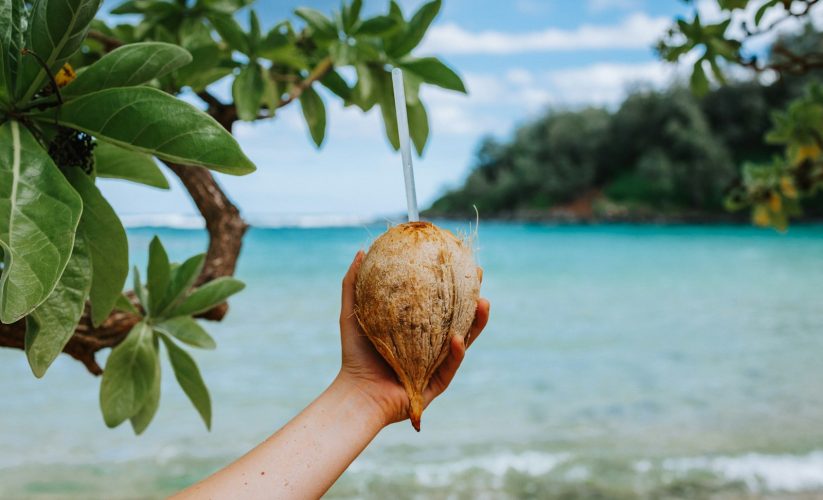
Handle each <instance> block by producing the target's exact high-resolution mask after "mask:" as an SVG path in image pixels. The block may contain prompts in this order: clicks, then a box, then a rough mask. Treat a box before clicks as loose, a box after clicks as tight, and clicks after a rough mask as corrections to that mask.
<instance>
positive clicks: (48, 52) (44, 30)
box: [17, 0, 101, 102]
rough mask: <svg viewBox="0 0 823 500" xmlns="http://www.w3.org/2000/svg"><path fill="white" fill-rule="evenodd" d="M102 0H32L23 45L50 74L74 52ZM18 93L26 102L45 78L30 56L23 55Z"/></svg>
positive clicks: (83, 37) (42, 71) (41, 69)
mask: <svg viewBox="0 0 823 500" xmlns="http://www.w3.org/2000/svg"><path fill="white" fill-rule="evenodd" d="M100 1H101V0H35V2H34V5H33V6H32V9H31V16H30V18H29V25H28V30H27V32H26V48H28V49H29V50H31V51H32V52H34V53H36V54H37V55H38V56H39V57H40V59H42V60H43V62H44V63H45V65H46V66H47V67H48V68H49V70H51V72H52V74H54V73H57V71H58V70H59V69H60V68H61V67H62V66H63V63H64V62H65V61H66V60H67V59H68V58H69V57H71V55H72V54H74V52H75V51H77V49H79V48H80V45H81V44H82V43H83V40H84V39H85V38H86V32H87V31H88V26H89V23H90V22H91V20H92V19H94V15H95V14H96V13H97V9H98V8H99V7H100ZM20 73H21V74H20V75H18V76H19V77H20V80H19V82H18V88H17V97H18V98H19V100H20V101H21V102H27V101H28V100H29V99H31V98H32V96H34V94H35V93H36V92H37V91H38V90H40V88H41V87H43V85H44V83H45V82H46V81H47V80H46V78H47V75H46V72H45V71H44V70H43V68H41V67H40V65H39V64H38V63H37V60H36V59H35V58H34V57H33V56H26V57H25V58H24V59H23V67H22V71H21V72H20Z"/></svg>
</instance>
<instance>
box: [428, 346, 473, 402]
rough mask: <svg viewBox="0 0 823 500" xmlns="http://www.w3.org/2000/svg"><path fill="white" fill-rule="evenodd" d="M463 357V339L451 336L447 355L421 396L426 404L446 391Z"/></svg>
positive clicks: (464, 350)
mask: <svg viewBox="0 0 823 500" xmlns="http://www.w3.org/2000/svg"><path fill="white" fill-rule="evenodd" d="M465 357H466V346H465V344H464V343H463V339H462V338H460V336H459V335H454V336H452V338H451V340H450V341H449V355H448V356H447V357H446V359H445V360H443V363H442V364H441V365H440V367H438V368H437V372H436V373H435V374H434V376H433V377H432V379H431V381H430V382H429V386H428V387H427V388H426V391H425V393H424V395H423V396H424V399H425V401H426V403H427V404H428V402H430V401H431V400H432V399H434V398H436V397H437V396H439V395H440V394H441V393H442V392H443V391H445V390H446V388H447V387H448V386H449V384H450V383H451V381H452V379H454V375H455V373H457V369H458V368H460V363H462V362H463V358H465Z"/></svg>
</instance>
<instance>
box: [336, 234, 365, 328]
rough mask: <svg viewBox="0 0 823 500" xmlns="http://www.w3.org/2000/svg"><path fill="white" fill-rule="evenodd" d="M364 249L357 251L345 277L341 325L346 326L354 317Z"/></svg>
mask: <svg viewBox="0 0 823 500" xmlns="http://www.w3.org/2000/svg"><path fill="white" fill-rule="evenodd" d="M363 255H364V254H363V251H362V250H360V251H359V252H357V255H355V256H354V260H353V261H352V263H351V265H350V266H349V270H348V271H346V275H345V276H344V277H343V292H342V298H341V301H340V326H341V328H342V327H345V326H347V325H348V324H349V323H350V322H356V320H355V319H354V285H355V283H356V282H357V273H358V271H360V264H361V263H362V262H363Z"/></svg>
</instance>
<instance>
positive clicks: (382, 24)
mask: <svg viewBox="0 0 823 500" xmlns="http://www.w3.org/2000/svg"><path fill="white" fill-rule="evenodd" d="M397 26H398V23H397V20H396V19H395V18H393V17H389V16H375V17H372V18H369V19H366V20H365V21H363V22H362V23H361V24H360V26H358V27H357V28H356V29H355V30H354V34H355V35H371V36H376V35H383V34H386V33H388V32H390V31H392V30H394V29H395V28H397Z"/></svg>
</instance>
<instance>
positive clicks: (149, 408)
mask: <svg viewBox="0 0 823 500" xmlns="http://www.w3.org/2000/svg"><path fill="white" fill-rule="evenodd" d="M152 343H153V344H154V352H155V356H158V362H157V363H155V364H154V378H153V379H152V385H151V387H149V393H148V395H147V396H146V401H145V402H144V403H143V406H141V407H140V410H139V411H138V412H137V413H136V414H134V416H132V417H131V418H130V419H129V420H130V421H131V428H132V429H134V433H135V434H137V435H138V436H139V435H140V434H142V433H143V431H145V430H146V428H147V427H148V426H149V424H150V423H151V421H152V419H153V418H154V415H155V413H157V408H158V407H159V406H160V379H161V373H160V363H159V349H160V346H159V345H158V343H157V338H154V339H153V340H152Z"/></svg>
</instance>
